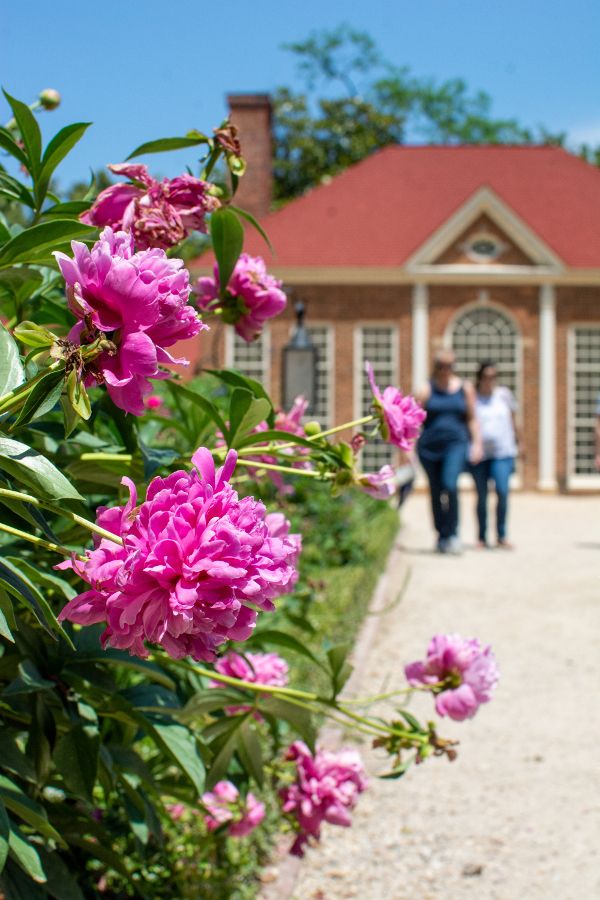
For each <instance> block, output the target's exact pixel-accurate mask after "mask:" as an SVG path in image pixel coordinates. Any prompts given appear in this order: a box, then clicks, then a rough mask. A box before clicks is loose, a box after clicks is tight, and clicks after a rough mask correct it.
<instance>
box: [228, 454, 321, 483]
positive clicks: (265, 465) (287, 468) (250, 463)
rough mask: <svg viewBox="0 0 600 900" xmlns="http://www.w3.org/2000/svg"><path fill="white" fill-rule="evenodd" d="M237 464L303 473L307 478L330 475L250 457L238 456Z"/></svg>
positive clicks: (292, 473) (294, 473)
mask: <svg viewBox="0 0 600 900" xmlns="http://www.w3.org/2000/svg"><path fill="white" fill-rule="evenodd" d="M237 464H238V466H250V467H251V468H253V469H269V470H271V471H273V472H287V473H288V474H290V475H304V476H306V477H308V478H320V479H321V480H324V479H327V478H329V477H331V476H330V475H329V474H328V473H327V474H325V475H324V474H323V473H322V472H315V470H314V469H293V468H292V467H291V466H275V465H273V464H272V463H264V462H254V461H253V460H251V459H242V458H241V457H239V456H238V461H237Z"/></svg>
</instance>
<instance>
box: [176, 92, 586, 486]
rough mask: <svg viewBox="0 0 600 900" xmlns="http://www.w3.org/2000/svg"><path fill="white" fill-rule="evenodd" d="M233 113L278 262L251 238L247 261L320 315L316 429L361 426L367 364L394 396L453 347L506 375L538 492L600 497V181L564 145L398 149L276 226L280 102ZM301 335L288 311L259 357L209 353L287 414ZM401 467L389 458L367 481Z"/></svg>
mask: <svg viewBox="0 0 600 900" xmlns="http://www.w3.org/2000/svg"><path fill="white" fill-rule="evenodd" d="M229 100H230V105H231V112H232V120H233V122H234V123H236V124H237V125H238V127H239V130H240V136H241V140H242V144H243V148H244V153H245V155H246V156H247V158H248V161H249V171H248V174H247V175H246V176H245V178H244V179H243V180H242V188H241V191H240V194H239V195H238V198H237V202H238V203H239V205H240V206H245V207H246V208H248V209H250V210H251V211H253V212H255V213H256V214H258V215H260V217H261V222H262V224H263V226H264V227H265V229H266V231H267V233H268V234H269V237H270V239H271V241H272V244H273V246H274V248H275V255H272V254H271V253H270V251H269V250H268V248H267V247H266V246H265V244H264V242H263V241H262V239H261V238H260V236H259V235H257V234H256V233H255V232H253V231H252V232H251V231H249V232H248V233H247V244H246V249H247V250H248V252H250V253H253V254H259V255H262V256H264V258H265V259H266V260H267V263H268V265H269V268H270V270H271V271H272V272H273V273H274V274H275V275H277V276H278V277H279V278H281V279H282V280H283V282H284V286H285V288H286V291H287V292H288V295H290V297H291V298H292V299H293V300H296V299H302V300H303V301H304V303H305V305H306V310H307V325H309V327H310V332H311V335H312V337H313V341H314V342H315V344H316V345H317V347H318V350H319V364H318V368H319V396H318V403H317V406H318V409H317V417H318V418H320V420H321V421H322V422H323V423H324V424H331V423H333V422H341V421H344V420H350V419H352V418H356V417H357V416H360V415H362V414H363V413H364V411H365V408H366V406H367V405H368V403H369V400H370V392H369V390H368V387H367V384H366V379H365V375H364V361H365V360H366V359H369V360H370V361H371V362H372V363H373V365H374V368H375V371H376V375H377V378H378V381H379V383H381V384H387V383H394V384H398V385H400V386H401V387H402V389H404V390H410V389H414V388H415V387H416V386H418V385H419V384H421V383H422V382H423V381H425V380H426V379H427V377H428V374H429V366H430V360H431V357H432V354H433V352H435V350H436V349H437V348H439V347H442V346H452V347H454V349H455V351H456V354H457V358H458V369H459V371H460V372H461V373H462V374H464V375H466V376H469V375H472V374H473V373H474V371H475V369H476V367H477V363H478V362H479V361H480V360H481V359H485V358H491V359H494V360H495V361H496V362H497V364H498V368H499V374H500V381H501V382H503V383H505V384H508V385H509V386H510V387H511V388H512V390H513V391H514V393H515V394H516V396H517V398H518V401H519V404H520V409H521V415H522V418H523V422H524V431H525V444H526V454H527V455H526V459H525V461H524V462H521V464H520V472H519V475H520V479H521V483H522V484H523V486H524V487H526V488H539V489H542V490H555V489H567V490H580V489H590V488H596V489H600V475H599V474H597V473H596V472H595V471H594V466H593V457H594V417H595V404H596V398H597V396H598V395H599V394H600V171H599V170H598V169H596V168H594V167H592V166H590V165H588V164H587V163H585V162H583V161H582V160H580V159H579V158H577V157H575V156H572V155H570V154H569V153H567V152H566V151H564V150H561V149H557V148H553V147H518V146H515V147H508V146H502V147H498V146H487V147H485V146H483V147H469V146H464V147H440V146H425V147H404V146H393V147H387V148H386V149H384V150H381V151H379V152H377V153H374V154H373V155H372V156H370V157H369V158H367V159H365V160H363V161H362V162H361V163H359V164H358V165H355V166H352V167H351V168H349V169H347V170H346V171H345V172H343V173H342V174H341V175H338V176H337V177H335V178H331V179H328V180H327V183H323V184H322V185H320V186H319V187H317V188H315V189H313V190H312V191H310V192H309V193H307V194H306V195H305V196H303V197H300V198H299V199H297V200H294V201H292V202H291V203H289V204H288V205H287V206H285V207H283V208H282V209H280V210H278V211H276V212H272V213H269V214H268V215H266V216H265V215H264V213H265V211H266V210H267V209H268V207H269V202H270V194H271V168H270V160H271V137H270V105H269V100H268V97H267V96H265V95H238V96H234V97H230V98H229ZM193 268H194V269H195V271H196V272H197V273H200V272H201V271H203V270H205V269H206V267H205V266H203V265H202V264H201V261H198V263H197V264H196V265H195V266H194V267H193ZM292 323H293V310H292V309H291V304H290V308H289V309H288V311H287V313H286V314H285V315H283V316H281V317H280V318H279V319H276V320H274V321H273V322H272V324H271V325H270V327H269V328H267V329H266V330H265V332H264V334H263V336H262V337H261V339H259V341H257V342H256V343H254V344H251V345H247V344H244V343H243V342H242V341H240V340H238V339H237V338H235V337H234V335H233V334H232V333H231V330H228V332H227V333H225V332H224V331H220V330H217V331H216V332H213V338H212V343H211V346H210V349H209V348H208V346H207V342H206V340H205V341H204V348H203V353H205V354H208V355H210V357H211V361H212V362H215V361H218V362H225V363H227V364H228V365H233V366H236V367H237V368H240V369H241V370H243V371H245V372H247V373H248V374H253V375H255V376H258V377H259V378H261V379H262V380H263V381H264V382H265V383H266V384H267V385H268V386H269V388H270V389H271V391H272V393H273V396H274V398H275V400H277V399H278V397H279V386H280V383H281V350H282V348H283V346H284V345H285V343H286V342H287V341H288V340H289V336H290V330H291V328H292ZM197 362H198V363H199V364H201V363H206V362H207V359H206V358H203V359H202V360H198V361H197ZM389 453H390V451H389V448H387V447H385V446H383V445H380V446H374V447H373V448H372V449H371V450H370V451H369V454H368V457H369V458H368V459H367V460H365V467H369V468H370V467H372V466H373V465H381V464H382V463H383V462H385V461H388V459H389Z"/></svg>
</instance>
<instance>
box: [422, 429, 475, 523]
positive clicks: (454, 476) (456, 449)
mask: <svg viewBox="0 0 600 900" xmlns="http://www.w3.org/2000/svg"><path fill="white" fill-rule="evenodd" d="M419 459H420V461H421V465H422V466H423V468H424V469H425V472H426V473H427V478H428V479H429V492H430V494H431V511H432V513H433V524H434V525H435V530H436V531H437V533H438V534H439V536H440V537H441V538H443V539H447V538H449V537H453V536H454V535H455V534H457V532H458V476H459V475H460V473H461V472H463V471H464V469H465V466H466V462H467V444H463V443H456V444H450V446H449V447H447V448H446V450H445V451H444V455H443V456H442V458H441V459H435V460H433V459H427V457H426V456H421V455H419Z"/></svg>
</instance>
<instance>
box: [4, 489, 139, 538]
mask: <svg viewBox="0 0 600 900" xmlns="http://www.w3.org/2000/svg"><path fill="white" fill-rule="evenodd" d="M0 497H6V498H7V499H9V500H20V501H22V502H23V503H31V505H32V506H38V507H41V508H42V509H48V510H50V512H53V513H56V515H57V516H62V517H63V518H65V519H70V520H71V521H72V522H76V523H77V525H82V526H83V528H87V530H88V531H92V532H94V534H99V535H100V537H103V538H106V539H107V540H108V541H112V542H113V543H114V544H120V545H121V546H122V545H123V539H122V538H120V537H119V536H118V535H116V534H113V533H112V531H107V530H106V528H102V527H101V526H100V525H96V523H95V522H90V521H89V519H84V518H83V516H78V515H77V513H74V512H71V510H70V509H64V508H62V507H60V506H57V505H56V504H54V503H49V502H48V501H47V500H38V498H37V497H32V496H31V495H30V494H22V493H21V492H20V491H9V490H8V489H7V488H0Z"/></svg>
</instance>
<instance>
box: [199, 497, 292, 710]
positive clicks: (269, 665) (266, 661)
mask: <svg viewBox="0 0 600 900" xmlns="http://www.w3.org/2000/svg"><path fill="white" fill-rule="evenodd" d="M273 515H280V514H278V513H274V514H273ZM282 518H283V516H282ZM284 521H285V520H284ZM215 670H216V671H217V672H219V673H220V674H221V675H228V676H229V677H230V678H239V679H240V680H241V681H250V682H252V683H253V684H272V685H274V686H276V687H285V686H286V684H287V683H288V664H287V663H286V661H285V660H284V659H282V658H281V657H280V656H278V655H277V653H245V654H244V656H240V654H239V653H227V654H226V655H225V656H223V657H221V659H218V660H217V662H216V663H215ZM210 686H211V687H223V682H222V681H216V680H215V681H211V683H210ZM262 696H263V697H268V696H269V695H268V694H263V695H262ZM249 709H251V707H250V706H244V705H241V706H228V707H226V710H225V712H227V713H228V714H229V715H235V713H238V712H246V711H247V710H249ZM255 718H256V719H262V716H260V715H259V714H258V713H257V714H255Z"/></svg>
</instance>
